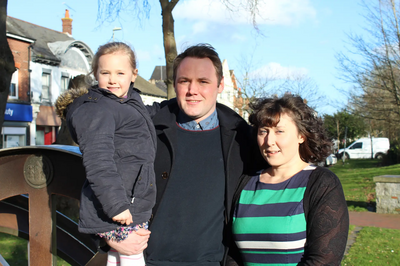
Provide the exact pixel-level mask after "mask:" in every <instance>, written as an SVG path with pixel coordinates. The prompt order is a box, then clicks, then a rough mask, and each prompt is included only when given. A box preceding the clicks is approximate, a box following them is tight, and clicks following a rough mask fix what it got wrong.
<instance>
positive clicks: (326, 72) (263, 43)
mask: <svg viewBox="0 0 400 266" xmlns="http://www.w3.org/2000/svg"><path fill="white" fill-rule="evenodd" d="M139 1H140V0H139ZM232 1H236V2H237V1H238V0H232ZM149 2H150V4H151V12H150V18H149V19H148V20H143V21H141V22H140V21H138V19H137V18H136V17H135V16H131V15H129V13H128V12H124V13H123V15H122V16H121V17H119V18H118V19H116V20H115V21H114V22H111V23H109V22H104V23H101V22H99V21H98V20H97V12H98V2H97V0H84V1H82V0H80V1H78V0H51V1H48V0H35V1H32V0H9V1H8V9H7V12H8V15H9V16H12V17H15V18H18V19H22V20H25V21H28V22H31V23H33V24H37V25H40V26H43V27H46V28H50V29H53V30H57V31H61V30H62V23H61V18H63V17H64V15H65V9H69V10H70V17H71V18H72V19H73V22H72V27H73V28H72V36H73V37H74V38H75V39H77V40H81V41H83V42H85V43H87V44H88V45H89V46H90V48H91V49H92V51H93V52H96V50H97V48H98V47H99V45H101V44H104V43H106V42H108V41H110V40H111V39H112V33H113V31H112V29H113V28H114V27H120V28H122V30H120V31H115V40H116V41H123V42H127V43H129V44H131V45H132V46H133V47H134V48H135V51H136V54H137V57H138V69H139V74H140V75H141V76H142V77H143V78H145V79H149V78H150V76H151V73H152V71H153V69H154V66H156V65H165V59H164V47H163V36H162V29H161V23H162V21H161V8H160V4H159V2H158V1H157V0H149ZM21 7H23V8H21ZM363 12H364V10H363V9H362V7H361V6H360V1H359V0H350V1H349V0H335V1H326V0H325V1H321V0H264V4H263V5H262V6H260V14H261V16H262V17H259V18H258V25H259V28H260V30H261V32H262V33H263V35H264V36H265V37H263V36H260V35H257V34H256V32H255V30H254V29H253V27H252V25H251V24H249V23H248V18H247V17H246V14H245V13H243V11H242V10H239V11H237V13H234V14H229V13H226V12H225V9H224V8H223V7H222V6H221V5H220V4H219V1H216V0H181V1H180V2H179V3H178V5H177V6H176V7H175V10H174V13H173V14H174V18H175V38H176V41H177V48H178V53H179V52H180V51H182V50H184V48H185V47H187V46H189V45H193V44H197V43H210V44H211V45H213V46H214V47H215V48H216V50H217V52H218V53H219V55H220V57H221V59H227V61H228V64H229V67H230V69H233V70H235V73H236V74H238V73H240V72H241V69H243V62H242V60H241V58H243V57H247V58H250V57H253V58H254V60H253V65H254V66H253V70H254V71H257V70H259V69H265V68H268V67H269V68H268V69H271V67H273V68H275V69H277V70H278V71H280V72H288V71H289V72H290V71H294V72H301V73H306V74H307V75H308V76H309V77H310V78H312V79H313V80H314V81H315V82H316V84H317V85H318V87H319V89H320V90H321V92H322V93H323V94H325V95H326V97H327V99H328V103H334V102H337V101H339V102H343V104H345V103H346V98H345V97H344V96H342V95H340V93H339V91H337V90H336V88H348V87H349V88H350V87H351V85H350V84H345V83H343V82H342V81H341V80H340V79H338V76H339V74H340V72H338V71H337V70H336V68H337V66H338V63H337V61H336V59H335V54H336V53H337V52H342V51H345V43H346V41H347V37H346V34H347V33H350V32H355V33H359V32H362V30H361V29H362V26H363V24H365V20H364V18H363V17H362V14H363ZM332 105H334V106H325V107H321V108H319V110H318V111H319V112H321V113H329V114H332V113H334V112H335V111H336V110H337V109H338V108H340V106H337V104H332Z"/></svg>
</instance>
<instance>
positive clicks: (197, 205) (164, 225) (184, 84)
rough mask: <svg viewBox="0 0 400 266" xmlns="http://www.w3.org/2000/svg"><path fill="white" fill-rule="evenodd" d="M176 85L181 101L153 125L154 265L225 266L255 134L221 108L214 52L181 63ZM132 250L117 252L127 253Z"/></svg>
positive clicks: (149, 260)
mask: <svg viewBox="0 0 400 266" xmlns="http://www.w3.org/2000/svg"><path fill="white" fill-rule="evenodd" d="M173 78H174V86H175V92H176V99H175V100H171V101H170V103H169V104H168V105H167V106H165V107H163V108H161V109H160V111H159V112H158V113H157V114H156V115H155V116H154V118H153V122H154V125H155V128H156V133H157V139H158V142H157V155H156V160H155V173H156V185H157V200H156V206H155V207H154V208H153V218H152V220H151V224H150V231H151V237H150V239H149V242H148V248H147V249H146V251H145V253H146V264H147V265H148V266H153V265H154V266H155V265H163V266H164V265H165V266H169V265H171V266H172V265H174V266H175V265H204V266H220V265H221V264H222V265H225V261H226V257H227V251H228V246H229V245H230V243H232V240H231V238H230V236H231V232H230V229H228V224H229V221H230V217H231V209H232V198H233V194H234V192H235V190H236V187H237V185H238V182H239V178H240V176H241V174H242V173H243V172H247V169H245V166H246V167H247V166H248V165H249V163H248V161H250V160H252V159H251V156H250V155H251V154H250V148H251V147H252V145H253V144H252V141H251V137H250V132H251V130H250V126H249V125H248V124H247V123H246V122H245V121H244V120H243V119H242V118H241V117H240V116H239V115H237V114H236V113H235V112H234V111H233V110H231V109H229V108H228V107H226V106H224V105H221V104H218V103H217V96H218V94H219V93H221V92H222V91H223V89H224V77H223V76H222V64H221V60H220V59H219V57H218V54H217V53H216V52H215V50H214V48H213V47H211V46H210V45H206V44H199V45H195V46H192V47H189V48H188V49H186V50H185V51H184V52H183V53H182V54H180V55H178V56H177V58H176V59H175V61H174V77H173ZM227 78H229V77H227ZM139 234H141V233H140V232H139ZM147 237H148V236H147V235H145V236H143V239H141V240H135V241H133V240H132V241H130V243H131V249H130V252H134V251H133V250H134V248H136V249H140V248H142V247H143V246H145V243H144V240H145V239H147ZM132 239H133V237H132ZM127 243H128V242H127ZM127 245H128V244H125V245H121V246H123V247H124V249H122V248H121V247H117V246H115V245H114V247H115V248H117V249H118V250H119V251H122V252H124V251H125V248H126V249H128V247H127Z"/></svg>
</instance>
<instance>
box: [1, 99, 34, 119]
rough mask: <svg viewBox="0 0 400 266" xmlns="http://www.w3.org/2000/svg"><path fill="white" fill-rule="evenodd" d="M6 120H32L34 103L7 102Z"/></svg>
mask: <svg viewBox="0 0 400 266" xmlns="http://www.w3.org/2000/svg"><path fill="white" fill-rule="evenodd" d="M4 121H21V122H31V121H32V105H26V104H17V103H7V104H6V111H5V113H4Z"/></svg>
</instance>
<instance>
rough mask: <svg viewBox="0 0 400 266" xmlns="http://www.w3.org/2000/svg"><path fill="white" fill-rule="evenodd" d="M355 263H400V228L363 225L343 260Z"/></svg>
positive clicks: (344, 263)
mask: <svg viewBox="0 0 400 266" xmlns="http://www.w3.org/2000/svg"><path fill="white" fill-rule="evenodd" d="M353 229H354V227H352V229H351V230H353ZM353 265H354V266H359V265H371V266H373V265H377V266H378V265H400V230H395V229H385V228H378V227H363V229H361V231H360V232H359V233H358V235H357V239H356V242H355V243H354V244H353V245H352V247H351V248H350V250H349V253H348V254H347V255H346V256H345V257H344V259H343V261H342V266H353Z"/></svg>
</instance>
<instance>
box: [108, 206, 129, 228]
mask: <svg viewBox="0 0 400 266" xmlns="http://www.w3.org/2000/svg"><path fill="white" fill-rule="evenodd" d="M112 220H113V221H114V222H118V223H120V224H125V225H130V224H131V223H132V222H133V220H132V215H131V212H130V211H129V210H128V209H127V210H125V211H123V212H121V213H120V214H117V215H115V216H114V217H113V218H112Z"/></svg>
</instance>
